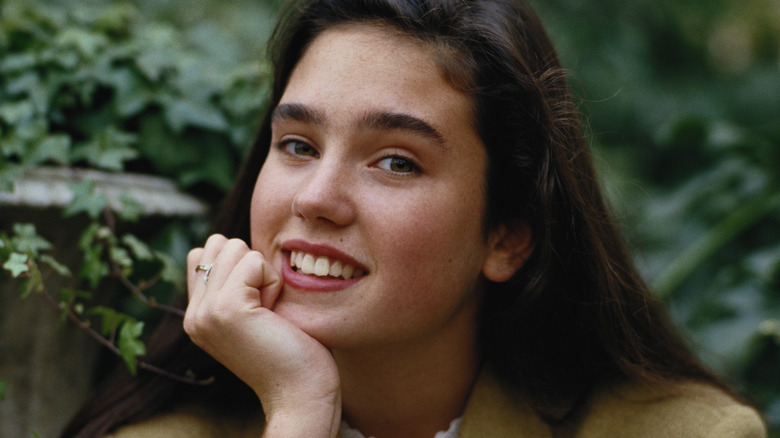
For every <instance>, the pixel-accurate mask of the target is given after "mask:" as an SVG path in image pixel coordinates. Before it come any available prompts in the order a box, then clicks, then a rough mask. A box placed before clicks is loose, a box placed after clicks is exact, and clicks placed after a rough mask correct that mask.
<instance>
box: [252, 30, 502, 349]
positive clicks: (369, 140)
mask: <svg viewBox="0 0 780 438" xmlns="http://www.w3.org/2000/svg"><path fill="white" fill-rule="evenodd" d="M431 50H432V49H431V48H430V47H428V46H426V45H425V44H423V43H420V42H416V41H414V40H411V39H408V38H404V37H400V36H398V35H396V34H394V33H391V32H389V31H388V30H386V29H383V28H380V27H376V26H373V27H370V26H368V25H350V26H340V27H336V28H332V29H329V30H326V31H325V32H323V33H322V34H321V35H320V36H318V37H317V38H316V39H315V40H314V41H313V42H312V44H311V45H310V46H309V48H308V49H307V50H306V52H305V54H304V56H303V57H302V58H301V60H300V62H299V63H298V64H297V66H296V67H295V69H294V71H293V73H292V76H291V77H290V80H289V83H288V84H287V88H286V90H285V92H284V94H283V96H282V98H281V101H280V103H279V105H278V107H277V108H276V109H275V112H274V115H273V122H272V144H271V148H270V152H269V154H268V157H267V159H266V161H265V164H264V165H263V168H262V170H261V172H260V174H259V176H258V179H257V183H256V185H255V190H254V194H253V197H252V205H251V233H252V247H253V249H255V250H258V251H260V252H262V253H263V254H264V255H265V256H266V258H268V259H269V260H271V262H272V264H273V266H274V267H275V268H276V269H278V270H279V271H280V272H281V273H282V275H283V278H284V289H283V291H282V293H281V294H280V296H279V299H278V300H277V302H276V303H275V305H274V311H275V312H277V313H278V314H280V315H282V316H284V317H285V318H287V319H288V320H290V321H292V322H293V323H295V324H296V325H297V326H298V327H300V328H302V329H303V330H304V331H306V332H307V333H308V334H310V335H311V336H313V337H315V338H316V339H318V340H319V341H320V342H323V343H324V344H325V345H327V346H329V347H333V348H339V347H340V348H348V347H360V346H375V345H381V344H382V343H388V342H403V341H411V340H415V339H424V338H425V337H429V336H437V335H441V334H444V333H446V332H452V331H453V330H461V331H462V330H466V331H470V332H473V331H475V330H476V321H475V320H476V309H477V307H478V303H479V290H480V284H481V271H482V269H483V265H484V264H485V261H486V259H487V257H488V254H489V252H490V248H489V247H488V243H487V242H486V239H485V237H484V234H483V228H482V225H483V216H484V211H485V194H484V187H485V172H486V167H487V157H486V153H485V150H484V146H483V144H482V142H481V140H480V138H479V137H478V135H477V133H476V132H475V129H474V122H473V116H472V107H471V101H470V98H469V97H468V96H466V95H464V94H463V93H461V92H458V91H456V90H455V89H454V88H452V87H451V86H450V85H449V84H448V83H447V82H446V81H445V80H444V78H443V77H442V75H441V74H440V71H439V69H438V67H437V66H436V65H435V63H434V60H433V57H432V51H431ZM291 258H292V259H293V260H292V261H291ZM296 259H297V260H296ZM350 271H351V272H350ZM345 277H346V278H345Z"/></svg>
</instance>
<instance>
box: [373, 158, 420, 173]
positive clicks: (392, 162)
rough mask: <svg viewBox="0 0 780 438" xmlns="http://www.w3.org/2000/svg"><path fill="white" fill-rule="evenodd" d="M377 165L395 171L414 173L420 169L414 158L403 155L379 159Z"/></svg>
mask: <svg viewBox="0 0 780 438" xmlns="http://www.w3.org/2000/svg"><path fill="white" fill-rule="evenodd" d="M377 166H378V167H379V168H381V169H385V170H389V171H390V172H394V173H413V172H416V171H417V170H418V168H417V165H416V164H414V162H413V161H412V160H409V159H406V158H403V157H387V158H383V159H382V160H380V161H379V163H378V164H377Z"/></svg>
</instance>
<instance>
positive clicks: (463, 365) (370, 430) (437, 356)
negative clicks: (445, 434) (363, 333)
mask: <svg viewBox="0 0 780 438" xmlns="http://www.w3.org/2000/svg"><path fill="white" fill-rule="evenodd" d="M333 356H334V358H335V359H336V362H337V364H338V367H339V373H340V377H341V389H342V406H343V414H344V418H345V419H346V421H347V422H348V423H349V424H350V426H352V427H353V428H356V429H358V430H360V431H361V432H362V433H363V434H364V435H366V436H373V437H376V438H388V437H424V438H431V437H433V436H434V435H435V434H436V432H439V431H442V430H447V429H448V428H449V424H450V422H451V421H452V420H454V419H456V418H458V417H460V416H461V415H463V411H464V409H465V406H466V402H467V400H468V397H469V394H470V392H471V388H472V385H473V383H474V381H475V380H476V376H477V373H478V368H479V360H478V353H477V349H476V339H475V335H474V333H473V329H472V330H470V331H466V333H452V334H451V335H450V336H444V338H443V339H437V341H436V342H431V340H430V339H426V340H425V341H424V342H422V341H420V342H404V343H399V344H396V345H391V346H387V345H385V346H382V347H381V348H379V347H377V348H371V349H351V350H335V351H333Z"/></svg>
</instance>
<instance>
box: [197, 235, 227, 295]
mask: <svg viewBox="0 0 780 438" xmlns="http://www.w3.org/2000/svg"><path fill="white" fill-rule="evenodd" d="M226 242H227V238H226V237H225V236H223V235H221V234H214V235H212V236H210V237H209V238H208V239H207V240H206V243H205V244H204V247H203V248H195V249H193V250H191V251H190V253H189V254H188V255H187V294H188V296H189V305H188V307H189V306H192V305H193V304H195V305H196V306H197V305H198V304H199V303H200V301H201V299H202V297H203V294H204V293H205V291H206V287H205V286H206V285H205V282H204V281H203V279H204V277H205V275H206V273H205V272H203V271H202V270H199V269H197V267H198V266H200V265H203V266H208V265H213V263H214V260H215V259H216V258H217V255H218V254H219V253H220V251H222V247H223V246H224V245H225V243H226ZM209 274H210V272H209Z"/></svg>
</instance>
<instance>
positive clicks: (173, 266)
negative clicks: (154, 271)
mask: <svg viewBox="0 0 780 438" xmlns="http://www.w3.org/2000/svg"><path fill="white" fill-rule="evenodd" d="M155 255H156V256H157V259H158V260H160V262H162V269H161V270H160V278H161V279H162V280H163V281H166V282H168V283H171V284H173V285H174V287H175V288H176V289H177V290H182V289H183V288H184V273H183V272H182V270H181V268H180V267H179V265H178V264H177V263H176V261H175V260H173V258H171V257H170V256H169V255H167V254H165V253H161V252H155Z"/></svg>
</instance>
